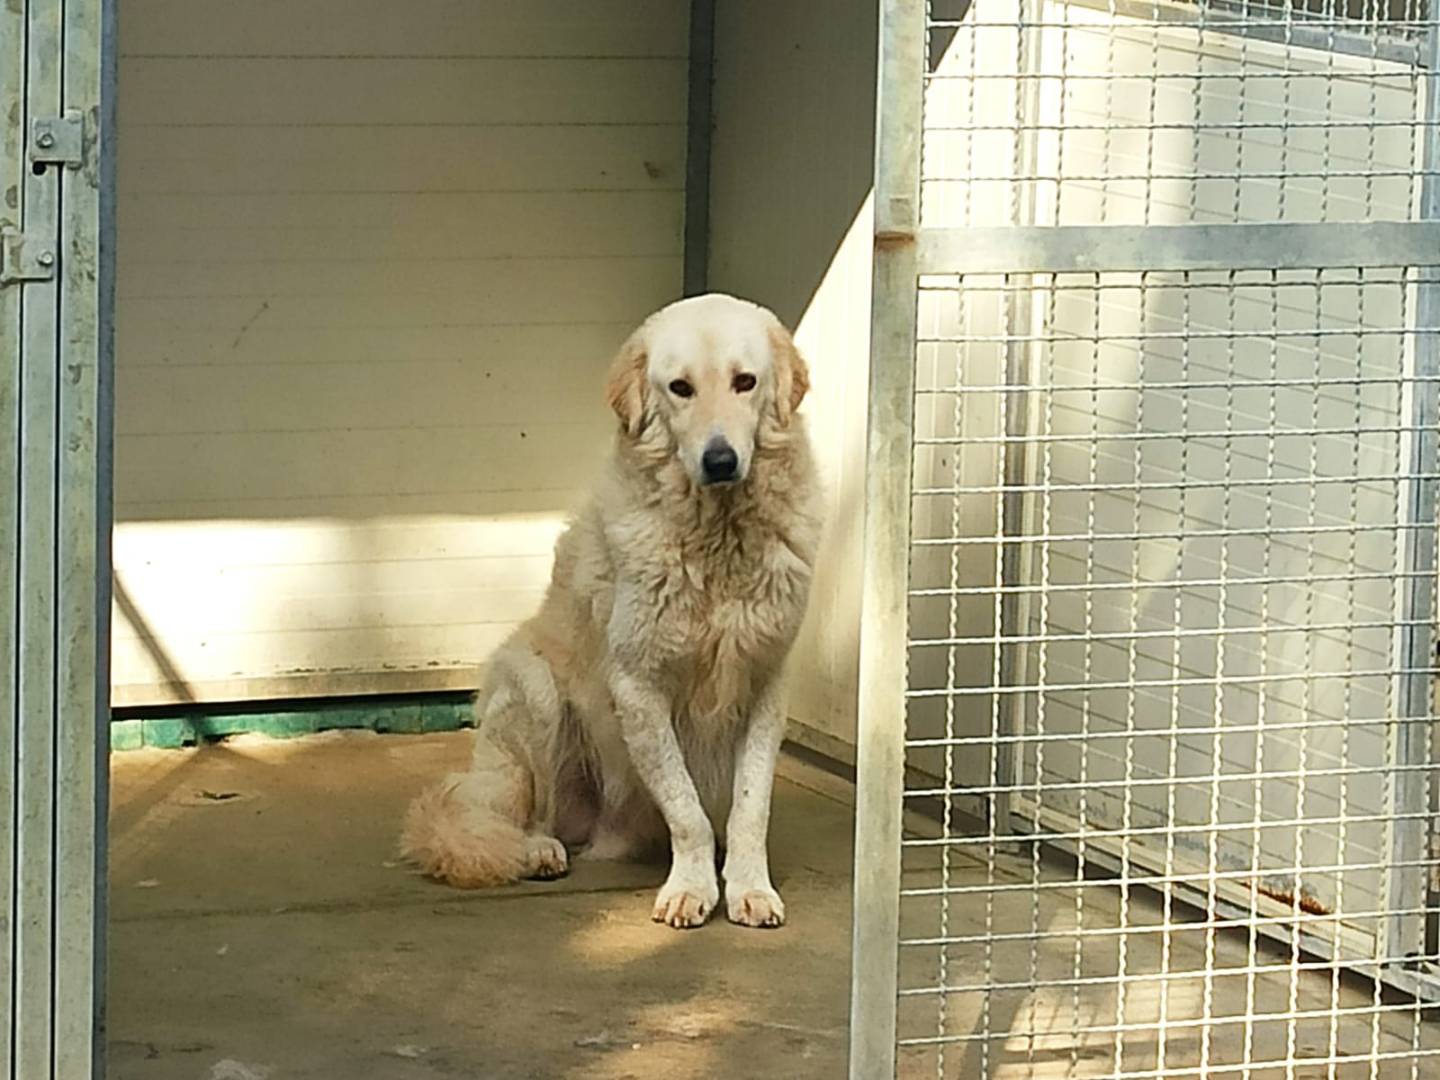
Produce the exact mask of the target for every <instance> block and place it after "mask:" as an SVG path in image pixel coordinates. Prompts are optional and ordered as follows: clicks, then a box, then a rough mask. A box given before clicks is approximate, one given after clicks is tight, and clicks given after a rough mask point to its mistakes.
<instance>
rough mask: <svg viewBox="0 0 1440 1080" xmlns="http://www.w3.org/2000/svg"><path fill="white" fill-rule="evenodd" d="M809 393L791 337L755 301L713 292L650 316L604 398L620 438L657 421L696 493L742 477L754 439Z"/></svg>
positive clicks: (619, 360) (780, 422)
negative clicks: (617, 424)
mask: <svg viewBox="0 0 1440 1080" xmlns="http://www.w3.org/2000/svg"><path fill="white" fill-rule="evenodd" d="M809 388H810V378H809V371H808V370H807V368H806V366H805V361H804V360H803V359H801V357H800V353H799V352H798V351H797V350H796V348H795V341H794V339H793V338H792V337H791V336H790V332H789V331H788V330H786V329H785V327H784V326H782V325H781V323H780V320H779V319H777V318H776V317H775V316H774V314H772V313H771V312H769V311H767V310H766V309H765V308H762V307H760V306H759V305H757V304H751V303H748V302H747V301H744V300H737V299H736V298H735V297H733V296H724V295H721V294H719V293H712V294H710V295H707V296H696V297H691V298H690V299H688V300H681V301H678V302H677V303H674V304H671V305H670V306H669V307H666V308H663V309H661V310H660V311H659V312H657V313H656V314H654V315H652V316H650V318H649V319H647V320H646V321H645V323H644V325H642V326H641V327H640V329H639V330H637V331H635V333H634V334H632V335H631V337H630V339H629V340H628V341H627V342H626V343H625V344H624V345H623V346H622V347H621V349H620V353H619V355H618V356H616V358H615V362H614V363H613V364H612V365H611V368H610V379H609V383H608V386H607V396H608V398H609V401H610V407H611V408H613V409H614V410H615V414H616V415H617V416H619V417H620V424H621V429H622V431H624V433H625V434H626V436H627V437H629V438H631V439H638V438H641V437H642V436H645V435H646V434H647V433H652V432H654V425H663V428H664V431H665V432H666V433H668V434H669V436H670V438H669V442H670V443H671V445H673V448H674V452H675V454H676V455H677V456H678V457H679V459H680V462H681V464H682V465H683V466H684V467H685V470H686V472H688V473H689V474H690V478H691V479H692V480H693V481H694V482H695V483H696V484H698V485H700V486H702V487H708V486H715V485H728V484H738V483H741V482H743V481H744V479H745V478H746V476H747V475H749V472H750V466H751V463H752V462H753V461H754V457H755V449H756V445H757V442H758V440H759V439H760V438H761V437H762V435H764V434H765V433H766V432H767V431H768V430H770V429H774V428H785V427H788V426H789V425H790V423H791V421H792V417H793V416H794V413H795V410H796V409H797V408H799V406H800V402H801V401H802V400H803V399H804V397H805V392H806V391H807V390H808V389H809Z"/></svg>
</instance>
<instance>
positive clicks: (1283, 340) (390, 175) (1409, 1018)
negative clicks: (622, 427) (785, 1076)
mask: <svg viewBox="0 0 1440 1080" xmlns="http://www.w3.org/2000/svg"><path fill="white" fill-rule="evenodd" d="M119 8H120V10H119V11H118V12H115V14H117V15H118V18H119V28H118V29H119V34H118V39H117V38H116V37H115V36H114V35H113V34H111V33H110V32H109V30H108V29H107V27H109V21H108V20H109V18H110V14H111V9H110V8H109V7H108V6H107V5H104V4H101V3H97V2H95V0H83V2H82V0H25V2H24V3H20V4H10V5H8V6H5V7H4V8H3V10H0V103H3V104H4V105H5V108H4V109H3V110H0V226H3V228H4V229H5V238H4V242H3V243H4V247H3V256H0V485H3V490H4V492H5V493H7V495H6V497H4V498H0V554H3V555H4V558H3V559H0V607H3V608H4V609H5V611H6V612H7V613H8V614H7V616H6V618H4V619H0V777H3V779H4V784H5V791H6V793H8V794H9V796H10V797H9V798H0V837H3V839H0V851H3V852H4V854H3V856H0V858H3V859H4V860H6V861H5V866H4V868H3V869H8V871H9V872H8V873H6V874H4V875H0V879H3V882H0V888H11V892H10V893H8V894H4V895H3V896H0V920H3V926H4V932H3V934H0V939H3V941H4V942H5V945H4V946H3V952H0V956H3V957H4V960H3V961H0V969H3V971H4V972H5V973H7V974H8V975H9V977H8V978H7V977H0V997H4V998H5V1003H6V1007H7V1012H8V1014H9V1016H10V1017H11V1022H10V1023H9V1024H8V1025H0V1051H3V1052H0V1060H5V1061H6V1062H7V1064H8V1065H10V1067H11V1068H12V1070H17V1074H18V1075H24V1076H26V1077H27V1080H28V1077H29V1075H31V1074H32V1073H33V1072H34V1071H36V1070H38V1073H39V1075H48V1074H50V1072H51V1070H52V1067H53V1071H54V1075H62V1074H63V1075H65V1076H67V1077H69V1076H85V1075H87V1070H88V1069H89V1063H90V1061H91V1060H92V1059H91V1056H90V1053H89V1049H90V1046H89V1036H90V1033H91V1032H92V1031H94V1030H96V1029H98V1028H100V1027H102V1026H103V1017H102V1016H101V1014H100V1013H99V1012H97V1011H96V1008H97V1006H103V996H102V995H101V994H99V992H98V988H99V986H100V985H101V974H100V972H99V969H98V968H97V967H96V961H97V960H98V958H99V957H100V956H101V954H102V953H103V905H102V904H101V903H100V898H101V897H102V896H103V891H102V890H101V889H100V888H99V883H100V881H101V880H102V875H100V873H99V872H98V871H97V870H96V869H95V867H96V864H97V861H98V859H99V857H100V855H101V853H103V846H104V830H103V825H104V818H103V813H102V812H101V807H103V800H104V783H103V780H104V769H103V761H99V760H97V758H96V754H97V751H100V750H102V749H103V747H104V745H105V740H104V738H103V729H101V728H99V727H98V726H97V725H98V724H99V723H100V722H101V720H102V719H103V718H104V717H105V715H106V710H105V704H106V702H107V698H108V699H109V700H112V701H113V703H114V704H116V705H117V706H121V707H128V708H150V707H155V706H164V707H166V708H169V709H182V710H183V709H187V708H192V707H193V708H204V707H215V706H221V705H225V704H227V703H230V704H233V703H240V702H243V703H251V704H253V703H256V702H265V701H267V700H276V699H278V698H287V699H288V698H297V697H298V698H307V699H312V700H317V701H318V700H323V699H325V698H327V697H330V696H333V695H337V694H342V695H351V694H376V693H395V692H409V691H432V690H444V689H455V688H457V687H462V686H464V685H467V684H468V682H469V681H470V680H472V679H473V677H474V675H473V663H474V662H475V661H477V660H478V661H482V662H483V654H484V652H485V650H486V649H487V648H489V647H490V645H492V644H493V643H494V641H496V640H498V639H499V637H500V636H503V633H504V632H505V631H506V629H508V627H509V626H510V625H513V623H514V622H516V621H518V620H519V619H520V618H523V617H524V615H525V614H526V613H527V612H528V611H529V610H530V608H531V606H532V605H533V603H534V602H535V600H536V599H537V598H538V590H539V589H540V588H541V587H542V586H543V581H544V578H545V575H546V573H547V572H548V559H549V547H550V544H551V542H552V541H553V538H554V535H555V531H556V530H557V529H558V527H559V524H560V521H561V520H562V519H563V515H564V511H565V509H566V508H567V506H568V500H569V498H570V496H571V494H572V493H574V492H577V491H579V490H581V489H582V488H583V487H584V481H585V476H584V466H585V462H586V461H587V460H589V459H591V458H592V457H593V456H594V454H593V453H592V448H593V447H596V446H599V445H601V444H602V443H603V439H604V436H605V433H606V428H605V425H606V424H607V423H608V421H607V420H606V418H605V416H604V414H603V410H599V409H596V408H595V407H594V405H595V401H594V398H595V394H596V387H598V385H599V380H600V377H601V374H602V372H603V368H604V365H605V362H606V360H607V359H608V353H609V350H610V349H611V348H612V347H613V346H614V345H616V344H618V342H619V341H620V339H621V337H623V335H624V333H625V332H627V331H628V329H629V328H630V326H631V325H632V324H633V322H635V321H636V320H638V319H639V318H640V317H642V316H643V315H644V314H646V313H647V312H648V311H649V310H651V309H653V308H654V307H658V306H659V305H660V304H662V303H664V302H665V301H667V300H669V299H672V298H673V297H674V296H675V295H678V294H679V293H680V292H682V291H684V290H685V289H686V288H687V287H689V288H695V287H697V286H698V283H699V281H700V280H701V279H702V278H704V279H706V281H707V284H708V287H710V288H716V289H722V290H726V291H732V292H737V293H741V294H745V295H750V296H753V297H755V298H756V299H759V300H761V301H763V302H765V303H767V304H769V305H770V306H772V307H774V308H776V309H777V311H779V312H780V314H781V316H782V317H783V318H784V319H785V320H786V321H787V322H789V323H791V324H794V325H797V326H798V328H799V340H800V344H801V347H802V349H803V350H804V351H805V352H806V353H807V355H809V356H810V357H811V361H812V367H813V368H814V370H815V375H816V378H815V390H814V393H813V395H812V397H811V399H810V400H809V401H808V402H807V405H806V409H807V412H808V413H809V414H810V421H811V425H812V430H813V432H814V434H815V438H816V440H817V443H818V444H819V447H820V451H821V452H820V454H819V455H818V456H819V458H820V460H821V462H822V464H823V467H824V468H825V469H826V470H827V488H828V490H829V493H830V496H831V502H832V508H831V525H830V531H829V535H828V537H827V542H826V544H827V546H826V551H825V555H824V558H823V560H822V564H821V567H820V570H819V573H818V576H817V583H816V593H815V601H814V604H813V605H812V612H818V613H819V614H820V616H821V617H812V619H811V620H810V622H809V623H807V626H806V628H805V631H804V638H803V641H802V645H801V647H800V648H799V650H798V652H797V656H796V664H795V670H794V672H793V682H794V688H793V692H792V700H793V709H792V712H793V713H794V716H793V719H794V720H795V721H796V725H795V737H796V740H797V741H799V742H802V743H804V744H806V745H807V746H809V747H810V748H812V749H815V750H819V751H820V752H822V753H824V754H826V755H827V756H830V757H832V758H835V759H839V760H841V761H846V760H849V759H851V758H853V757H854V756H855V754H856V750H857V736H856V734H855V728H854V723H855V714H856V707H855V701H856V697H857V689H858V693H859V701H860V702H861V709H860V712H861V716H862V719H863V722H862V724H861V727H860V733H859V736H858V752H859V761H858V776H859V791H858V796H859V805H858V812H857V817H858V829H859V832H858V837H857V839H858V850H857V860H856V922H855V931H856V940H855V951H854V958H855V971H856V985H855V988H854V1020H853V1023H852V1028H851V1036H852V1040H853V1067H852V1075H854V1076H857V1077H866V1078H869V1077H878V1076H889V1075H896V1074H898V1075H906V1076H908V1075H932V1074H934V1075H941V1076H953V1075H967V1076H969V1075H975V1076H1007V1077H1009V1076H1043V1075H1059V1074H1064V1075H1066V1076H1082V1075H1083V1076H1109V1077H1116V1078H1117V1080H1118V1078H1119V1077H1127V1078H1128V1077H1150V1076H1159V1075H1182V1076H1183V1075H1205V1076H1209V1075H1212V1074H1214V1075H1217V1076H1219V1075H1231V1074H1236V1073H1239V1074H1242V1075H1256V1076H1267V1077H1268V1076H1276V1077H1278V1076H1280V1075H1282V1074H1283V1075H1285V1076H1286V1077H1287V1080H1289V1078H1290V1077H1297V1076H1310V1075H1322V1074H1323V1075H1325V1076H1327V1077H1331V1076H1350V1075H1357V1076H1358V1075H1364V1076H1367V1077H1370V1076H1387V1077H1388V1076H1390V1075H1401V1076H1421V1075H1424V1073H1425V1071H1426V1070H1427V1069H1429V1068H1432V1067H1433V1066H1434V1058H1435V1054H1436V1051H1437V1043H1436V1034H1435V1030H1434V1027H1433V1022H1426V1021H1425V1020H1424V1015H1423V1013H1422V1008H1423V1007H1424V1006H1426V1005H1427V1004H1428V1003H1430V1002H1433V1000H1434V998H1435V984H1436V975H1435V961H1436V958H1437V954H1440V949H1437V942H1436V935H1437V930H1436V908H1437V901H1436V898H1435V895H1434V880H1435V870H1436V860H1435V854H1434V846H1433V844H1434V828H1435V804H1434V800H1435V798H1436V794H1437V785H1436V784H1435V782H1434V776H1433V772H1434V764H1435V756H1434V751H1433V747H1432V741H1433V733H1434V730H1435V725H1434V716H1433V705H1432V703H1431V692H1430V682H1431V675H1432V674H1433V667H1434V661H1433V657H1432V652H1431V650H1432V642H1433V633H1432V625H1433V615H1434V611H1433V603H1434V601H1433V595H1432V586H1433V583H1434V541H1435V536H1434V482H1435V473H1436V462H1435V455H1436V446H1435V420H1436V407H1435V381H1436V379H1437V378H1440V372H1437V363H1436V357H1435V348H1436V345H1435V342H1436V337H1435V332H1436V328H1437V319H1440V312H1437V311H1436V309H1435V294H1434V290H1435V288H1436V281H1435V265H1434V264H1435V254H1434V253H1435V252H1436V251H1440V235H1437V232H1436V229H1437V226H1436V224H1435V221H1436V217H1437V214H1436V209H1437V208H1436V205H1435V204H1436V198H1437V196H1436V189H1435V170H1436V159H1435V145H1434V142H1435V134H1436V123H1437V114H1436V111H1435V110H1436V105H1435V102H1436V100H1437V95H1436V94H1435V93H1434V92H1433V90H1434V83H1435V76H1434V72H1435V71H1436V65H1435V63H1434V55H1435V49H1436V26H1435V23H1436V19H1435V15H1434V12H1433V10H1432V7H1431V5H1430V4H1428V3H1426V2H1423V0H1294V2H1290V3H1282V2H1273V3H1268V4H1267V3H1259V2H1246V0H1234V2H1227V3H1220V2H1216V0H1199V2H1179V0H1174V2H1172V0H1154V2H1144V0H1139V2H1137V0H1073V2H1070V3H1060V2H1055V0H977V2H973V3H965V2H951V0H931V2H930V3H929V4H928V5H921V4H918V3H913V2H911V0H903V2H902V0H887V2H886V3H885V4H883V5H881V11H880V12H879V14H881V16H882V18H881V19H880V20H879V22H878V30H877V19H876V15H877V11H876V6H875V5H874V4H871V3H857V2H851V0H846V2H844V3H836V4H827V5H823V6H821V5H806V4H802V3H798V2H785V3H759V2H758V0H754V2H743V3H742V2H739V0H717V2H716V3H715V4H713V5H710V4H706V3H697V4H693V5H676V4H671V3H667V2H663V0H656V2H653V3H642V4H628V3H618V2H617V3H592V4H586V5H583V6H582V5H573V4H562V3H554V4H534V5H526V7H525V9H524V10H521V9H520V8H517V7H516V6H515V5H507V4H501V3H493V4H492V3H465V4H460V3H454V2H452V0H428V2H425V3H418V4H411V5H404V6H403V7H397V6H396V5H393V4H392V5H384V4H378V3H368V2H359V0H347V2H341V0H306V2H303V3H298V4H297V3H289V4H285V3H279V2H278V0H252V2H250V3H245V4H232V3H220V2H218V0H216V2H214V3H211V2H208V0H207V2H195V0H189V2H184V3H182V2H179V0H143V2H137V3H131V4H126V5H120V6H119ZM117 40H118V46H117V44H116V42H117ZM107 48H109V49H110V50H111V51H108V52H107ZM111 63H114V64H118V66H119V69H120V70H119V78H118V83H117V84H113V85H118V90H117V91H116V95H115V96H114V97H107V96H106V91H107V88H109V87H110V86H111V85H112V82H111V80H110V72H109V69H108V67H107V65H108V64H111ZM877 64H878V69H879V81H880V85H881V94H880V98H879V109H878V111H876V110H875V107H874V96H875V95H874V86H875V82H876V74H877ZM696 79H699V80H701V82H702V84H703V85H705V86H706V87H708V89H709V91H710V92H709V94H708V95H707V94H703V93H702V94H699V95H697V94H695V93H694V88H695V85H696V83H695V80H696ZM707 96H708V98H709V101H708V114H709V115H708V119H707V116H706V109H705V108H704V107H703V105H704V104H705V98H706V97H707ZM697 103H698V104H697ZM114 104H118V107H119V117H118V127H117V126H116V124H115V123H111V122H109V115H110V114H109V108H110V107H111V106H112V105H114ZM877 117H878V119H877ZM872 121H875V123H878V128H877V127H876V126H875V123H872ZM877 130H878V148H877V147H876V145H875V144H876V132H877ZM117 131H118V133H119V140H118V143H119V145H118V147H114V148H112V147H111V145H110V142H109V139H111V138H113V137H114V136H115V133H116V132H117ZM42 138H44V139H46V140H47V141H46V142H45V143H44V144H43V145H42V142H41V140H42ZM702 162H703V166H702V165H701V164H699V163H702ZM112 163H113V164H114V165H115V170H114V171H113V172H112V170H111V165H112ZM872 184H873V190H872ZM111 204H113V205H114V208H115V214H114V217H115V219H116V220H115V221H114V222H113V223H112V221H111V216H110V213H109V210H108V209H107V208H108V207H109V206H110V205H111ZM705 222H708V225H707V226H706V227H702V224H704V223H705ZM112 228H113V229H115V230H116V231H117V234H118V236H117V243H115V244H106V243H104V242H103V241H104V238H105V237H107V236H109V235H110V234H109V233H108V232H107V230H109V229H112ZM50 241H54V247H53V248H52V247H51V246H50V243H49V242H50ZM110 252H114V253H116V257H118V259H119V267H118V274H117V273H116V272H115V270H116V268H112V267H111V266H110V264H109V262H108V261H107V260H108V259H109V257H110V255H109V253H110ZM47 254H49V255H50V256H51V258H50V259H48V260H47V259H45V258H43V256H45V255H47ZM702 271H703V273H702ZM872 273H873V282H872ZM112 284H113V287H115V288H116V290H117V293H118V297H117V299H116V301H115V305H114V308H113V311H114V315H115V330H114V336H115V341H116V358H115V362H114V366H113V369H112V368H111V366H110V360H109V355H108V353H107V351H106V342H107V340H108V335H109V333H110V331H109V330H108V318H109V313H110V311H111V308H110V306H109V302H108V299H109V298H108V290H109V288H111V287H112ZM872 292H873V299H872ZM872 304H873V312H874V325H873V333H872V332H867V323H868V321H869V317H870V312H871V310H872ZM557 313H559V314H557ZM872 356H873V362H871V357H872ZM112 370H113V374H114V381H115V392H116V397H117V400H116V402H115V408H114V426H115V428H116V437H115V439H114V443H113V445H114V447H115V464H114V468H115V478H114V490H115V494H116V501H117V505H116V508H115V514H114V516H115V519H116V522H117V529H116V532H115V551H116V559H115V567H114V573H113V574H112V573H111V569H110V566H109V562H108V552H107V545H106V538H107V537H108V536H109V530H108V526H109V521H110V508H109V506H108V505H107V503H106V496H107V493H108V492H109V491H110V477H109V474H108V471H107V470H108V469H109V467H110V466H109V456H108V451H109V448H110V446H111V445H112V441H111V438H110V419H109V418H110V415H111V414H110V409H109V402H108V388H107V387H108V384H107V378H108V374H109V373H110V372H111V371H112ZM867 409H868V410H869V418H868V421H867V415H866V413H867ZM867 428H868V439H869V446H868V450H867V446H866V437H867ZM475 461H480V462H484V463H486V465H487V466H488V469H487V471H486V473H485V475H484V477H483V480H482V481H476V482H474V483H471V482H470V481H469V480H467V479H466V476H467V475H468V474H470V473H473V472H474V470H471V469H469V467H468V466H469V463H471V462H475ZM867 484H868V487H867V486H866V485H867ZM867 517H868V526H867V536H868V539H867V540H866V541H865V544H864V551H863V559H862V536H861V527H860V526H861V522H862V520H865V519H867ZM11 553H14V554H13V557H12V555H11ZM862 569H863V573H862ZM460 577H464V578H465V580H466V581H467V582H468V583H469V584H468V585H467V586H466V587H465V588H464V589H459V590H457V589H456V587H455V585H454V582H455V581H456V580H457V579H458V578H460ZM112 585H113V588H114V593H115V595H114V601H115V602H114V606H113V612H114V618H113V622H114V627H115V633H114V650H113V653H112V651H111V650H110V649H109V648H107V647H106V640H107V633H108V627H107V620H108V619H109V618H110V614H109V613H110V612H111V611H112V608H111V605H110V603H109V592H110V589H111V587H112ZM862 593H863V594H864V595H863V604H864V611H863V615H862V611H861V605H862ZM202 598H203V600H202ZM477 611H480V612H483V613H484V615H483V617H478V618H477V617H476V616H475V614H474V613H475V612H477ZM857 639H858V640H862V641H863V643H864V648H863V651H861V652H860V653H859V654H858V655H857ZM112 656H113V660H114V666H115V672H116V674H115V677H114V678H113V680H112V679H111V678H110V677H109V676H108V674H107V670H106V666H107V663H108V661H109V660H110V658H111V657H112ZM432 662H433V663H432ZM107 689H108V690H109V691H110V693H109V694H107V693H106V692H105V691H106V690H107ZM47 851H53V852H54V853H55V855H56V858H55V860H54V862H53V866H52V865H51V864H48V863H47V862H46V861H45V860H44V859H43V858H42V859H40V860H38V861H37V860H35V859H34V858H32V857H31V856H33V855H34V854H35V853H36V852H39V853H41V854H42V855H43V853H45V852H47ZM12 883H13V887H12ZM7 1040H8V1041H7ZM52 1059H53V1060H52Z"/></svg>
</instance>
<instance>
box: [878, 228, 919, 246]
mask: <svg viewBox="0 0 1440 1080" xmlns="http://www.w3.org/2000/svg"><path fill="white" fill-rule="evenodd" d="M913 243H915V234H914V233H913V232H900V231H897V230H891V231H888V232H877V233H876V234H875V246H876V247H877V248H898V247H907V246H909V245H911V244H913Z"/></svg>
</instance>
